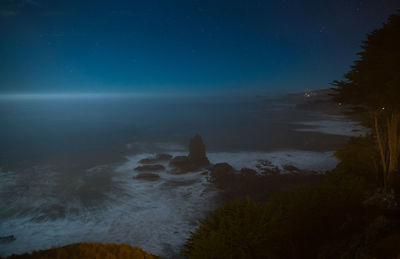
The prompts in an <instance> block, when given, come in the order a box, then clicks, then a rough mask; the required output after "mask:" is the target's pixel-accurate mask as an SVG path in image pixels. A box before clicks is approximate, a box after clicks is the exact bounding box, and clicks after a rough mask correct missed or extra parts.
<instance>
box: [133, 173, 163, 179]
mask: <svg viewBox="0 0 400 259" xmlns="http://www.w3.org/2000/svg"><path fill="white" fill-rule="evenodd" d="M134 178H135V179H137V180H144V181H157V180H158V179H160V176H159V175H158V174H153V173H140V174H138V175H137V176H135V177H134Z"/></svg>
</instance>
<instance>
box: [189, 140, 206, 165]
mask: <svg viewBox="0 0 400 259" xmlns="http://www.w3.org/2000/svg"><path fill="white" fill-rule="evenodd" d="M188 159H189V161H190V162H191V163H193V164H194V165H196V166H199V167H200V166H206V165H209V164H210V161H208V158H207V156H206V146H205V145H204V143H203V140H202V139H201V137H200V135H196V136H194V137H193V138H192V139H191V140H190V142H189V156H188Z"/></svg>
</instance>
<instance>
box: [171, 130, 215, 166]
mask: <svg viewBox="0 0 400 259" xmlns="http://www.w3.org/2000/svg"><path fill="white" fill-rule="evenodd" d="M169 165H170V166H173V167H175V169H176V170H177V172H178V173H186V172H192V171H196V170H199V169H201V168H204V167H207V166H209V165H210V161H208V158H207V156H206V147H205V145H204V143H203V140H202V139H201V137H200V135H196V136H194V137H193V138H192V139H191V140H190V143H189V155H188V156H176V157H174V158H173V159H172V160H171V161H170V162H169Z"/></svg>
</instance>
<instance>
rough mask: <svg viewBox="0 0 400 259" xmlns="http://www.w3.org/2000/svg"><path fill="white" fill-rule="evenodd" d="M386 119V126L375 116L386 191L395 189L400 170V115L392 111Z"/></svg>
mask: <svg viewBox="0 0 400 259" xmlns="http://www.w3.org/2000/svg"><path fill="white" fill-rule="evenodd" d="M385 117H386V125H385V123H384V122H383V121H385V120H384V119H385V118H384V119H383V120H379V115H378V114H377V113H375V114H374V122H375V134H376V139H377V143H378V148H379V154H380V157H381V164H382V170H383V175H382V176H383V185H384V188H385V190H387V191H388V190H390V189H391V188H392V187H393V180H394V178H395V177H394V174H396V173H398V170H399V153H400V137H399V134H400V132H399V123H400V113H399V112H397V111H392V113H391V114H390V115H387V116H385Z"/></svg>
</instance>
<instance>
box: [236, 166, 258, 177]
mask: <svg viewBox="0 0 400 259" xmlns="http://www.w3.org/2000/svg"><path fill="white" fill-rule="evenodd" d="M239 173H240V175H242V176H244V177H252V176H258V173H257V171H256V170H253V169H250V168H246V167H245V168H242V169H240V172H239Z"/></svg>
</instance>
